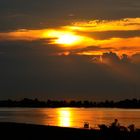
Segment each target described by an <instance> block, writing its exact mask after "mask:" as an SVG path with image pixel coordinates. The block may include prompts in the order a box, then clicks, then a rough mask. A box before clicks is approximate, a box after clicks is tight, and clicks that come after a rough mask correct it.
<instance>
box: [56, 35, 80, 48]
mask: <svg viewBox="0 0 140 140" xmlns="http://www.w3.org/2000/svg"><path fill="white" fill-rule="evenodd" d="M79 40H80V37H79V36H76V35H72V34H64V35H62V36H60V37H59V38H58V39H57V40H56V41H55V42H56V43H58V44H64V45H73V44H76V43H77V42H78V41H79Z"/></svg>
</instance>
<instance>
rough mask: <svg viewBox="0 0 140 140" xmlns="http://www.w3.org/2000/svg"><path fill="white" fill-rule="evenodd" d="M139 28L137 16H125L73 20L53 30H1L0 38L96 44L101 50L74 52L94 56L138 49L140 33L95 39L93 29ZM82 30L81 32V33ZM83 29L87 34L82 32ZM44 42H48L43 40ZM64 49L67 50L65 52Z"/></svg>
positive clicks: (71, 47)
mask: <svg viewBox="0 0 140 140" xmlns="http://www.w3.org/2000/svg"><path fill="white" fill-rule="evenodd" d="M134 30H135V31H138V30H140V18H125V19H121V20H101V21H99V20H93V21H92V20H91V21H89V22H76V23H73V24H72V25H70V26H63V27H59V28H57V29H56V28H55V29H40V30H27V29H20V30H16V31H13V32H4V33H0V41H3V40H13V41H14V40H26V41H33V40H40V39H43V40H45V39H46V40H47V39H49V40H50V42H49V43H50V44H55V45H57V46H58V47H62V48H64V49H67V51H71V50H74V49H77V48H86V47H87V46H93V48H94V46H99V47H100V48H104V49H102V50H96V51H94V50H87V51H83V52H81V51H80V52H77V54H85V55H97V54H102V53H103V52H105V51H115V52H118V53H119V54H122V53H126V54H129V55H132V54H134V53H138V52H140V36H138V35H137V36H133V37H125V38H123V37H110V38H107V39H95V38H96V37H95V38H93V37H92V36H91V33H94V32H104V31H129V32H130V31H134ZM81 32H83V33H81ZM84 32H86V33H84ZM46 43H48V42H47V41H46ZM67 51H66V52H67Z"/></svg>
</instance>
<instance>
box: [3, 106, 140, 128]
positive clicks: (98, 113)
mask: <svg viewBox="0 0 140 140" xmlns="http://www.w3.org/2000/svg"><path fill="white" fill-rule="evenodd" d="M115 118H117V119H118V120H119V122H120V124H122V125H125V126H128V125H129V124H131V123H133V124H135V125H136V127H137V128H140V109H111V108H108V109H106V108H0V122H22V123H33V124H43V125H54V126H64V127H83V123H84V122H85V121H86V122H89V123H90V126H91V127H93V128H97V126H98V124H103V123H104V124H107V125H109V124H110V123H111V122H113V121H114V119H115Z"/></svg>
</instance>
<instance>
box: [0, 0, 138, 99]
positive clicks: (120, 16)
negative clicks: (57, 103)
mask: <svg viewBox="0 0 140 140" xmlns="http://www.w3.org/2000/svg"><path fill="white" fill-rule="evenodd" d="M24 97H27V98H39V99H43V100H45V99H56V100H64V99H65V100H71V99H74V100H79V99H80V100H106V99H108V100H120V99H126V98H140V0H134V1H132V0H117V1H115V0H114V1H113V0H0V99H21V98H24Z"/></svg>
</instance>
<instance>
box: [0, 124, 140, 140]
mask: <svg viewBox="0 0 140 140" xmlns="http://www.w3.org/2000/svg"><path fill="white" fill-rule="evenodd" d="M1 138H4V139H10V140H11V139H14V140H20V139H27V140H30V139H31V140H34V139H38V140H42V139H43V140H45V139H46V140H53V139H55V140H57V139H58V140H140V131H139V130H137V131H135V132H121V131H119V132H118V131H112V130H89V129H76V128H62V127H54V126H42V125H32V124H21V123H0V139H1Z"/></svg>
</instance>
